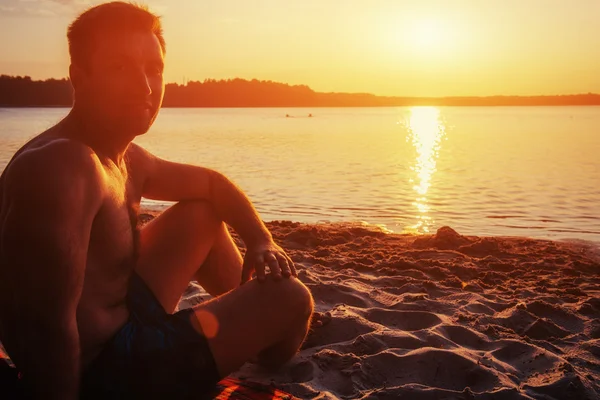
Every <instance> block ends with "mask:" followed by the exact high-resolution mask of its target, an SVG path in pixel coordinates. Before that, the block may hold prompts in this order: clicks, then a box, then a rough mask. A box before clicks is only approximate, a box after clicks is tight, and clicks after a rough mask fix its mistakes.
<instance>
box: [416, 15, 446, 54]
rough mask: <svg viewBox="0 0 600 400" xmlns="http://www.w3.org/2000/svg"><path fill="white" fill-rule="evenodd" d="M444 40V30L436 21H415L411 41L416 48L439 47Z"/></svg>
mask: <svg viewBox="0 0 600 400" xmlns="http://www.w3.org/2000/svg"><path fill="white" fill-rule="evenodd" d="M443 40H444V29H443V27H442V24H441V22H440V21H438V20H433V19H427V20H421V21H416V22H415V23H414V25H413V28H412V32H411V41H412V42H413V44H414V45H415V46H416V47H419V48H422V49H424V50H425V49H431V48H437V47H439V46H440V45H441V44H442V42H443Z"/></svg>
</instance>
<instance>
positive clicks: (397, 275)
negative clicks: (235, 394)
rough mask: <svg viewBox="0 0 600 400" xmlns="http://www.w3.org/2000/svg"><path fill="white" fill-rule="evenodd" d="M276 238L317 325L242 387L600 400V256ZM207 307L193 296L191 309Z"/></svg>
mask: <svg viewBox="0 0 600 400" xmlns="http://www.w3.org/2000/svg"><path fill="white" fill-rule="evenodd" d="M144 217H145V218H146V219H147V218H149V217H148V215H145V216H144ZM267 226H268V227H269V229H270V231H271V232H272V234H273V236H274V238H275V240H276V241H277V242H278V243H279V244H280V245H282V246H283V247H284V248H285V249H286V251H287V252H288V254H289V255H290V256H291V257H292V259H293V260H294V262H295V263H296V265H297V267H298V268H299V270H300V273H299V274H300V279H301V280H302V282H304V283H305V284H306V285H307V286H308V287H309V288H310V290H311V291H312V293H313V296H314V300H315V304H316V307H315V308H316V311H317V313H316V314H315V318H314V322H315V323H314V324H313V328H312V330H311V332H310V335H309V337H308V339H307V341H306V343H305V344H304V346H303V348H302V351H301V352H300V353H299V354H298V355H297V356H296V357H295V358H294V359H293V360H292V361H291V362H289V363H288V364H287V365H286V366H285V367H284V368H283V369H281V370H280V371H278V372H268V371H264V370H261V369H260V368H259V367H258V366H256V365H252V364H247V365H246V366H244V367H243V368H242V370H240V371H239V372H238V373H236V374H235V375H234V377H237V378H240V379H248V380H252V381H256V382H262V383H267V384H272V385H275V386H276V387H278V388H281V389H284V390H287V391H289V392H291V393H292V394H294V395H296V396H298V397H300V398H313V399H334V398H361V399H366V398H377V399H557V400H558V399H561V400H562V399H598V398H600V252H599V250H598V247H596V246H594V245H591V244H589V243H587V244H586V243H584V242H579V243H576V242H555V241H544V240H533V239H527V238H519V237H515V238H513V237H493V238H487V237H473V236H467V237H465V236H461V235H460V234H459V233H457V232H455V231H454V230H452V229H450V228H447V227H444V228H441V229H439V230H438V232H437V233H436V234H435V235H430V236H411V235H399V234H388V233H385V232H383V231H381V230H379V229H377V228H373V227H368V226H366V225H358V224H320V225H307V224H301V223H294V222H286V221H275V222H269V223H267ZM236 240H238V244H239V245H240V247H242V248H243V244H242V242H241V241H239V238H237V236H236ZM207 298H208V295H207V294H206V293H205V292H203V291H202V290H201V289H200V288H199V287H197V286H195V285H192V286H190V288H189V290H188V292H187V293H186V295H185V296H184V297H183V298H182V303H181V304H180V306H181V307H187V306H189V305H191V304H194V303H197V302H198V301H202V300H205V299H207Z"/></svg>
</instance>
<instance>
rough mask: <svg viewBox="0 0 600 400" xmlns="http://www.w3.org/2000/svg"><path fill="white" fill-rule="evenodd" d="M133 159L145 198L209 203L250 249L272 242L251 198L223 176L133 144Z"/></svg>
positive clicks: (131, 149) (131, 150)
mask: <svg viewBox="0 0 600 400" xmlns="http://www.w3.org/2000/svg"><path fill="white" fill-rule="evenodd" d="M131 146H135V147H134V148H130V150H129V151H130V152H131V153H130V154H131V156H132V159H133V160H135V161H134V162H135V166H136V168H137V169H139V168H140V167H141V169H143V176H144V184H143V191H142V196H143V197H145V198H148V199H153V200H163V201H182V200H207V201H209V202H210V203H211V204H212V206H213V207H214V208H215V211H216V213H217V214H218V215H219V216H220V217H221V219H222V220H223V221H225V222H227V223H228V224H229V225H231V227H232V228H233V229H235V231H236V232H237V233H239V235H240V236H241V238H242V240H244V243H246V245H247V246H251V245H253V244H254V243H257V242H262V241H270V240H272V237H271V233H270V232H269V231H268V229H267V228H266V226H265V225H264V224H263V222H262V220H261V219H260V216H259V215H258V212H257V211H256V209H255V208H254V206H253V205H252V203H251V202H250V200H249V199H248V197H247V196H246V195H245V194H244V192H242V190H241V189H240V188H238V187H237V186H236V185H235V184H234V183H233V182H231V181H230V180H229V179H228V178H227V177H226V176H224V175H223V174H221V173H219V172H217V171H215V170H212V169H209V168H204V167H200V166H195V165H189V164H180V163H175V162H171V161H167V160H164V159H161V158H159V157H156V156H154V155H152V154H150V153H149V152H147V151H146V150H144V149H143V148H141V147H139V146H137V145H135V144H132V145H131Z"/></svg>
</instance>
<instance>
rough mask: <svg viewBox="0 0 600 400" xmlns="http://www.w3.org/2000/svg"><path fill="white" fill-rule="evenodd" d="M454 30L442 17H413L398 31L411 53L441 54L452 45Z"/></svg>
mask: <svg viewBox="0 0 600 400" xmlns="http://www.w3.org/2000/svg"><path fill="white" fill-rule="evenodd" d="M453 34H454V32H453V31H452V29H450V27H449V26H448V24H446V23H445V21H444V20H443V19H439V18H421V19H415V20H414V21H412V23H411V24H408V25H407V26H405V27H404V29H402V30H401V32H398V33H397V35H401V36H402V40H401V41H402V42H403V43H404V44H405V46H407V48H410V49H411V52H412V53H413V54H422V55H442V54H445V53H447V52H448V51H449V50H450V48H451V47H452V44H453V43H452V42H453Z"/></svg>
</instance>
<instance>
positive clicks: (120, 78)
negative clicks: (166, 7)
mask: <svg viewBox="0 0 600 400" xmlns="http://www.w3.org/2000/svg"><path fill="white" fill-rule="evenodd" d="M163 68H164V55H163V51H162V49H161V47H160V42H159V41H158V38H157V37H156V36H155V35H154V34H153V33H151V32H143V31H139V32H138V31H133V32H113V33H108V34H106V35H103V36H99V37H97V38H96V41H95V44H94V48H93V52H92V55H91V58H90V60H89V65H88V68H87V69H85V71H81V72H80V73H81V76H80V79H79V81H78V84H77V85H76V87H75V90H76V92H75V95H76V100H77V102H79V101H80V100H81V102H82V103H83V104H84V105H85V106H84V107H85V109H86V110H87V113H88V114H90V113H91V114H92V116H93V117H92V118H93V120H94V121H98V123H101V124H102V125H103V126H104V127H105V128H107V129H108V130H109V131H115V132H116V133H127V134H131V135H141V134H144V133H146V132H147V131H148V129H149V128H150V126H151V125H152V123H153V122H154V120H155V119H156V116H157V114H158V111H159V109H160V106H161V104H162V100H163V94H164V83H163Z"/></svg>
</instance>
